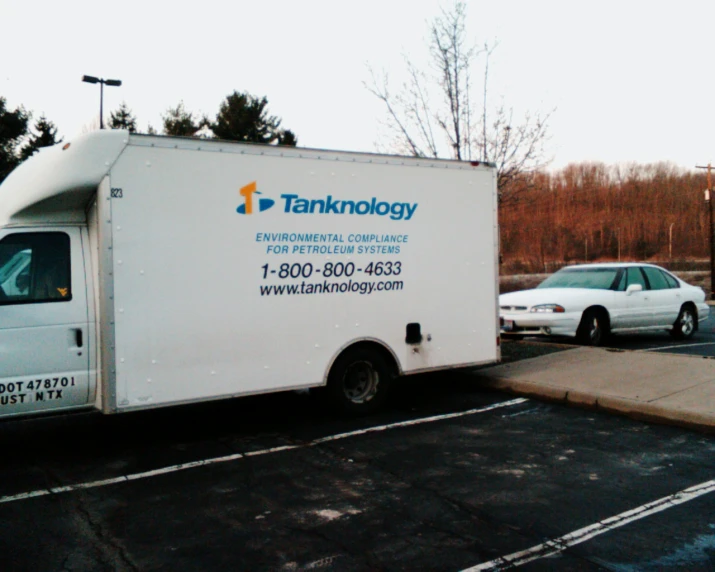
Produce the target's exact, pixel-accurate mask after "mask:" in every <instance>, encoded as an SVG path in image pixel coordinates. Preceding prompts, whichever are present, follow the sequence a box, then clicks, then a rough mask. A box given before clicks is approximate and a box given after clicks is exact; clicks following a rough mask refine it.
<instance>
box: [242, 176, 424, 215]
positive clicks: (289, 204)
mask: <svg viewBox="0 0 715 572" xmlns="http://www.w3.org/2000/svg"><path fill="white" fill-rule="evenodd" d="M256 188H257V184H256V181H253V182H252V183H249V184H248V185H246V186H245V187H241V190H240V191H239V194H240V195H241V196H242V197H243V199H244V203H243V204H242V205H239V206H238V208H237V209H236V212H237V213H239V214H243V215H250V214H254V213H257V212H263V211H267V210H268V209H270V208H272V207H273V206H274V205H275V204H276V201H274V200H273V199H268V198H264V197H254V196H253V195H260V194H261V193H260V192H259V191H257V190H256ZM368 196H369V195H368ZM280 198H281V199H282V200H283V212H284V213H290V214H311V215H312V214H320V215H331V214H333V215H358V216H365V215H372V216H380V217H387V218H389V219H391V220H404V221H408V220H411V219H412V217H413V216H414V214H415V211H417V206H418V204H417V203H406V202H401V201H385V200H380V199H378V197H374V196H373V197H370V198H369V199H368V198H367V197H364V198H361V199H360V200H354V199H342V198H335V197H333V195H331V194H328V195H325V196H324V197H322V198H317V199H314V198H309V199H308V198H305V197H301V196H299V195H297V194H295V193H283V194H281V196H280Z"/></svg>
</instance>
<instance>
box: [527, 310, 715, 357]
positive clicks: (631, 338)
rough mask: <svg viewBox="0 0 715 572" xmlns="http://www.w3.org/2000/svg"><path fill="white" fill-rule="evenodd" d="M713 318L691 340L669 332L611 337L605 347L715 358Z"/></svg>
mask: <svg viewBox="0 0 715 572" xmlns="http://www.w3.org/2000/svg"><path fill="white" fill-rule="evenodd" d="M712 312H713V317H712V318H710V319H709V320H707V321H705V322H703V323H702V324H700V327H699V330H698V331H697V332H695V334H693V337H692V338H691V339H690V340H684V341H676V340H674V339H673V338H671V337H670V334H668V332H666V331H663V332H648V333H643V334H635V335H614V336H610V338H609V339H608V340H607V342H606V343H605V344H604V345H605V347H609V348H613V349H621V350H641V351H650V352H661V353H674V354H680V355H693V356H702V357H715V310H713V311H712ZM524 339H525V340H527V341H540V342H545V343H550V344H566V345H571V346H577V344H576V342H575V341H574V340H573V339H571V338H546V337H538V338H537V337H527V338H524Z"/></svg>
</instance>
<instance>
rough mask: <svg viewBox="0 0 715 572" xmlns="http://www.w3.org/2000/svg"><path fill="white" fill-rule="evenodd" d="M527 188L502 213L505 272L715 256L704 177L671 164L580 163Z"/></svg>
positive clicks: (539, 176)
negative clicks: (710, 254) (574, 263)
mask: <svg viewBox="0 0 715 572" xmlns="http://www.w3.org/2000/svg"><path fill="white" fill-rule="evenodd" d="M525 185H526V186H527V187H528V189H527V191H526V192H525V193H524V194H522V195H520V196H519V200H518V201H515V202H512V203H510V204H507V205H502V206H501V208H500V212H499V226H500V238H501V241H500V242H501V245H500V246H501V253H502V268H503V272H507V273H518V272H550V271H552V270H554V268H557V267H558V266H560V265H562V264H564V263H572V262H584V261H586V262H593V261H597V260H613V261H617V260H622V261H628V260H657V261H678V260H681V261H682V260H687V259H697V258H707V257H708V256H709V252H710V250H709V242H708V235H709V224H710V222H709V211H708V206H709V205H708V204H707V203H706V202H705V197H704V192H703V191H704V189H705V188H706V186H707V181H706V176H705V175H704V174H703V173H697V172H690V171H687V170H685V169H682V168H679V167H677V166H675V165H673V164H670V163H657V164H649V165H639V164H630V165H625V166H624V165H617V166H608V165H605V164H603V163H581V164H572V165H569V166H567V167H565V168H564V169H561V170H559V171H556V172H553V173H548V172H538V173H533V174H531V175H530V176H529V177H528V181H527V182H526V183H525Z"/></svg>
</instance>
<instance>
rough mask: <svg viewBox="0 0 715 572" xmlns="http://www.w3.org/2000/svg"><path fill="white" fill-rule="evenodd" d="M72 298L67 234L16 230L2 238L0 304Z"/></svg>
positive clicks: (0, 250) (55, 300)
mask: <svg viewBox="0 0 715 572" xmlns="http://www.w3.org/2000/svg"><path fill="white" fill-rule="evenodd" d="M71 299H72V285H71V283H70V238H69V236H68V235H67V234H65V233H63V232H32V233H30V232H28V233H16V234H10V235H8V236H6V237H5V238H3V239H2V241H0V305H8V304H35V303H41V302H68V301H70V300H71Z"/></svg>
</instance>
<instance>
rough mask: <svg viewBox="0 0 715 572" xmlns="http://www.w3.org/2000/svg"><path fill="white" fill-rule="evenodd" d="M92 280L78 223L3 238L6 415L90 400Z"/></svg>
mask: <svg viewBox="0 0 715 572" xmlns="http://www.w3.org/2000/svg"><path fill="white" fill-rule="evenodd" d="M85 284H86V280H85V265H84V258H83V253H82V243H81V235H80V229H79V228H65V229H61V230H60V229H58V230H56V231H49V230H48V231H44V230H43V231H36V230H29V229H28V230H23V231H19V230H18V231H8V230H6V231H4V232H3V233H2V235H0V417H2V416H6V415H14V414H23V413H33V412H38V411H48V410H54V409H64V408H72V407H79V406H85V405H87V402H88V399H89V393H90V392H89V347H88V345H89V343H90V341H91V340H90V339H89V335H88V331H89V330H88V325H89V323H88V307H87V287H86V285H85Z"/></svg>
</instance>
